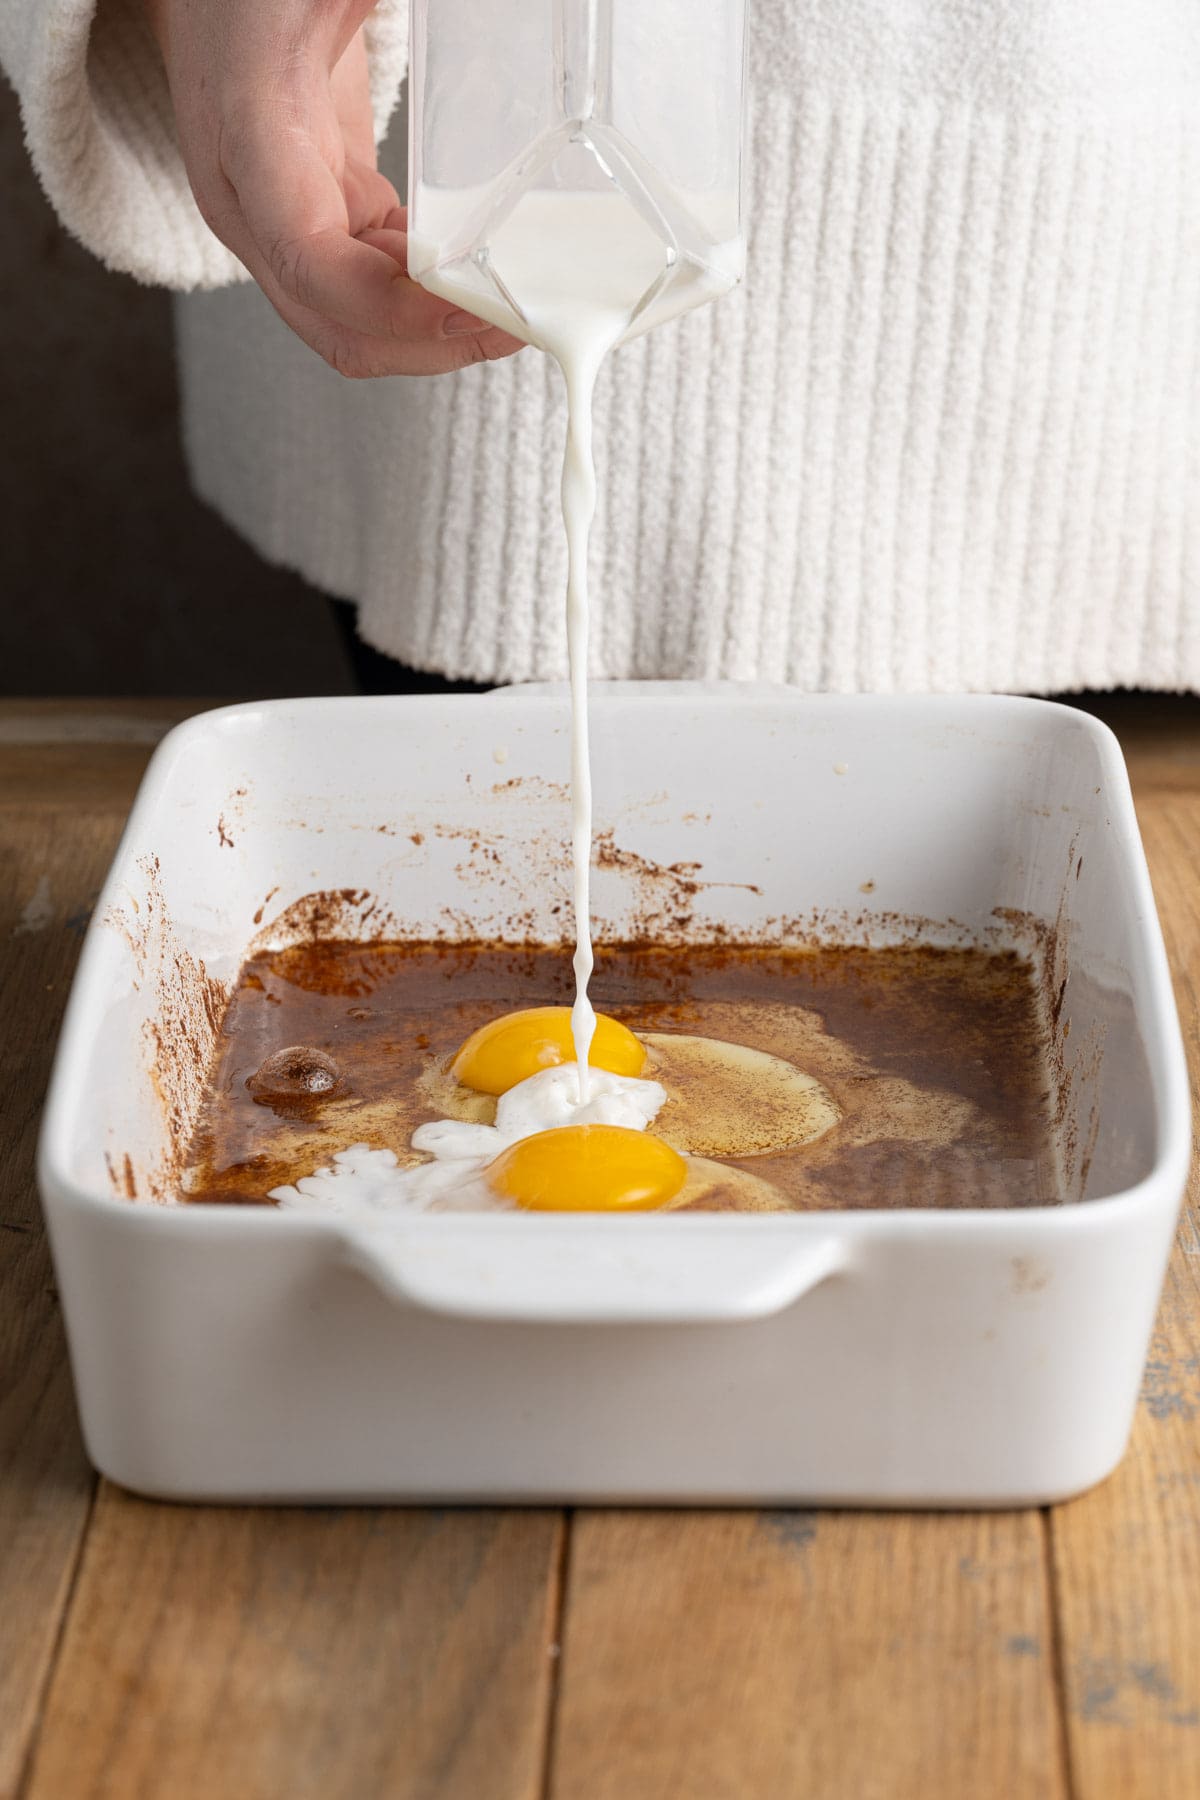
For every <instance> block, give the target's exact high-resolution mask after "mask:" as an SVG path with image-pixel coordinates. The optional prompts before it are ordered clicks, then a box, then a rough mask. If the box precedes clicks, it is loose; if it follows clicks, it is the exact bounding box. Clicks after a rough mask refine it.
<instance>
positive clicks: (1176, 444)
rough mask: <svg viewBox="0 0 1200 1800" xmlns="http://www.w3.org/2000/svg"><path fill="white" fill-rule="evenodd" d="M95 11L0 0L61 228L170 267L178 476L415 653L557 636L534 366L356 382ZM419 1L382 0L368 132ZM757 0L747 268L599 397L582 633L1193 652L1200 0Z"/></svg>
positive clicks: (1090, 664)
mask: <svg viewBox="0 0 1200 1800" xmlns="http://www.w3.org/2000/svg"><path fill="white" fill-rule="evenodd" d="M93 10H94V0H0V60H3V63H4V65H5V66H6V68H7V70H8V72H9V74H10V76H11V78H12V80H13V82H14V84H15V86H16V88H17V90H18V93H19V95H20V98H21V104H22V108H23V114H24V119H25V124H26V131H27V135H28V140H29V147H30V151H31V154H32V156H33V160H34V163H35V165H36V167H37V170H38V172H39V174H40V176H41V178H42V181H43V182H44V184H45V187H46V190H47V192H48V194H49V195H50V198H51V200H52V201H53V202H54V204H55V206H56V207H57V208H58V210H59V213H60V214H61V216H62V218H63V219H64V221H65V222H66V224H67V225H68V226H69V227H70V229H71V230H72V231H73V232H75V233H76V235H77V236H78V237H80V238H81V239H82V240H83V242H84V243H85V244H88V245H89V246H90V247H91V248H92V249H94V250H95V251H96V252H97V254H98V255H100V256H102V257H103V258H104V259H105V260H106V261H107V262H109V263H110V264H111V265H112V266H113V267H114V268H117V269H122V270H125V271H127V272H129V273H131V274H133V275H136V276H137V277H138V278H139V279H142V280H145V281H155V282H162V283H165V284H167V285H169V286H172V287H175V288H178V289H181V290H193V291H190V292H188V293H187V296H186V298H183V299H181V300H180V301H179V303H178V306H179V311H178V319H179V338H180V352H181V355H180V367H181V372H182V383H183V397H184V419H185V430H186V439H187V447H188V452H189V456H190V461H191V467H192V471H193V475H194V479H195V482H196V485H197V487H198V488H199V490H200V492H201V493H202V494H203V495H205V496H206V497H207V498H208V499H209V500H210V501H211V502H212V504H213V505H214V506H215V507H216V508H217V509H218V511H219V512H221V513H222V514H223V515H224V516H225V518H227V519H229V520H231V521H232V522H233V524H234V525H236V526H237V527H238V528H239V529H240V530H241V531H242V532H243V533H244V534H245V535H246V536H247V537H248V538H249V539H250V540H251V541H252V542H253V543H254V544H256V545H257V546H258V548H259V549H260V550H261V551H262V553H263V554H264V555H265V556H266V557H268V558H269V559H271V560H272V561H278V562H282V563H286V564H289V565H291V566H293V567H295V568H297V569H299V570H301V571H303V573H304V574H305V575H307V576H308V577H309V579H310V580H312V581H314V582H315V583H317V584H318V585H319V586H322V587H324V588H326V589H327V590H328V591H329V592H330V593H334V594H339V595H345V596H349V597H352V598H354V599H356V600H357V601H358V602H359V604H360V624H361V629H362V632H363V634H364V636H365V637H366V638H367V639H368V640H369V641H370V642H372V643H374V644H376V645H378V646H379V647H380V648H382V649H384V650H387V651H390V652H392V653H393V654H394V655H396V656H398V657H401V658H403V659H404V660H405V661H407V662H410V663H413V664H416V665H419V666H422V667H425V668H430V669H436V670H441V671H443V672H445V673H447V674H451V675H457V676H469V677H474V678H476V679H478V680H520V679H526V678H533V677H547V676H556V675H559V674H561V673H562V671H563V668H564V663H565V649H564V630H563V588H564V580H565V553H564V548H563V543H562V536H561V526H560V521H559V515H558V504H557V491H558V479H559V469H558V464H559V457H560V453H561V443H562V432H563V404H562V397H561V394H560V391H559V382H558V378H557V375H556V372H555V370H554V369H553V367H552V366H551V365H550V364H549V363H548V362H547V360H546V359H545V358H544V357H542V356H540V355H539V354H538V353H536V352H534V351H525V352H523V353H522V354H521V355H520V356H519V357H516V358H515V359H513V360H511V361H509V362H506V363H501V364H497V365H492V366H485V367H480V368H473V369H470V370H468V371H466V372H464V373H463V374H460V375H457V376H447V377H442V378H439V379H435V380H427V381H421V380H407V381H406V380H392V381H380V382H376V383H371V384H350V383H344V382H342V381H341V380H340V378H339V377H338V376H336V375H334V374H333V373H332V372H331V371H330V370H328V369H327V368H326V367H325V366H324V365H323V364H321V363H320V362H319V361H318V360H317V359H316V358H315V357H314V356H312V355H311V354H310V353H309V352H308V351H307V350H306V349H304V347H303V346H302V345H301V344H299V343H298V342H297V341H296V340H295V339H293V338H292V337H290V335H289V334H288V332H287V331H286V329H285V328H284V327H283V326H282V325H281V324H280V323H279V322H278V320H277V319H276V318H275V316H274V314H273V313H272V312H271V311H270V309H269V307H268V306H267V305H266V303H265V301H264V300H263V299H262V297H261V296H260V295H259V294H258V292H257V290H256V289H254V288H252V287H249V286H248V285H228V284H230V283H236V278H237V276H238V274H239V270H238V268H237V265H236V264H235V263H234V262H233V260H232V258H231V257H230V256H229V255H228V254H227V253H226V252H225V251H224V250H223V249H222V248H221V247H220V245H218V244H217V243H216V242H215V240H214V239H213V238H212V237H211V236H210V235H209V234H208V232H207V230H206V228H205V227H204V225H203V224H202V222H201V220H200V218H199V216H198V214H197V212H196V210H195V207H194V205H193V203H192V201H191V199H190V196H189V193H188V189H187V184H186V181H185V179H184V176H183V172H182V167H181V164H180V160H179V156H178V151H177V148H176V145H175V142H174V136H173V131H172V125H171V116H170V107H169V102H168V98H167V94H166V88H165V82H164V79H163V76H162V72H161V69H160V67H159V64H158V60H157V55H156V52H155V50H154V48H153V46H152V44H151V43H150V40H149V37H148V35H147V33H146V31H145V29H144V27H143V25H142V24H141V19H140V11H139V8H138V5H137V0H102V6H101V18H100V20H99V22H98V23H96V22H93V18H92V14H93ZM403 11H404V6H403V0H386V3H385V4H381V5H380V7H379V9H378V11H377V14H376V16H375V18H374V20H373V23H372V39H371V52H372V68H373V80H374V84H375V95H376V103H377V116H378V122H379V125H380V129H381V130H382V128H383V126H384V124H385V122H386V119H387V116H388V114H389V112H390V110H391V107H392V104H393V101H394V98H395V95H396V91H397V88H398V85H399V81H400V77H401V73H402V68H403V61H404V36H405V29H404V18H403ZM753 17H754V24H753V32H752V58H751V66H752V97H751V105H750V114H749V120H748V139H747V154H748V159H749V215H748V216H749V227H750V250H749V274H748V278H747V281H746V283H745V285H744V287H743V288H742V289H741V290H739V292H738V293H736V294H735V295H733V296H731V297H730V298H728V299H725V300H722V301H720V302H719V303H718V304H716V305H715V306H710V307H707V308H705V309H703V310H702V311H700V312H697V313H694V314H692V315H690V316H688V317H686V318H684V319H682V320H681V321H679V322H678V323H676V324H674V325H669V326H665V327H663V328H661V329H660V330H658V331H656V332H653V333H651V334H650V335H649V336H648V337H647V338H645V339H643V340H641V341H640V342H637V343H634V344H631V345H629V346H627V347H626V348H624V349H622V350H621V351H619V352H618V353H617V354H616V356H615V357H614V358H613V359H612V360H611V362H610V364H609V366H608V369H607V371H606V373H605V374H604V376H603V378H602V380H601V384H600V390H599V393H598V396H597V433H598V452H599V457H600V463H601V471H602V472H601V492H600V509H599V517H598V520H597V528H596V533H595V539H594V584H595V585H594V592H595V596H596V607H595V614H596V625H595V631H594V640H595V641H594V656H593V668H594V670H595V672H596V673H597V674H603V675H610V676H629V675H637V676H652V675H668V676H713V675H723V676H737V677H754V676H763V677H775V678H780V677H782V678H786V679H789V680H792V681H795V682H798V683H800V684H802V685H803V686H805V687H808V688H832V689H855V688H874V689H896V688H908V689H922V688H992V689H1023V690H1027V691H1046V690H1052V689H1066V688H1074V687H1081V686H1092V687H1108V686H1111V685H1114V684H1123V683H1128V684H1138V685H1143V686H1149V687H1161V688H1182V687H1192V688H1197V687H1200V376H1198V370H1200V357H1198V352H1200V6H1198V5H1197V0H1140V3H1139V4H1138V5H1136V6H1132V5H1130V4H1129V3H1128V0H908V3H906V4H904V5H900V4H899V3H898V0H756V4H754V6H753ZM201 289H220V290H222V291H217V292H199V291H195V290H201Z"/></svg>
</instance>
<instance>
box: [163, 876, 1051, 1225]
mask: <svg viewBox="0 0 1200 1800" xmlns="http://www.w3.org/2000/svg"><path fill="white" fill-rule="evenodd" d="M357 904H358V896H357V895H355V898H354V901H353V902H352V903H351V910H353V909H354V908H355V907H356V906H357ZM570 995H571V967H570V959H569V956H568V955H567V954H566V953H565V952H563V951H562V950H559V949H548V948H544V947H536V946H519V945H518V946H513V945H508V946H504V945H480V944H458V945H455V944H450V945H446V944H441V945H433V944H417V943H385V942H372V943H354V942H346V941H331V940H329V939H327V938H323V937H322V936H320V935H319V934H314V935H313V936H311V937H309V938H308V939H307V941H305V942H300V943H293V944H291V945H290V946H288V947H285V948H280V949H264V950H260V951H259V952H258V953H257V954H255V955H254V956H253V957H252V958H251V960H250V961H249V962H248V963H247V964H246V966H245V968H244V969H243V971H242V974H241V977H240V978H239V981H238V983H237V985H236V988H235V991H234V993H233V996H232V999H231V1001H230V1004H229V1006H228V1009H227V1011H226V1013H225V1016H224V1020H223V1023H222V1026H221V1031H220V1034H219V1037H218V1038H217V1040H216V1044H215V1047H214V1055H213V1059H212V1063H211V1066H210V1069H209V1075H208V1092H207V1096H206V1099H205V1102H204V1105H203V1108H202V1110H201V1113H200V1117H199V1122H198V1126H197V1130H196V1133H195V1136H194V1138H193V1140H192V1143H191V1146H190V1151H189V1156H188V1169H187V1175H186V1181H185V1188H186V1193H187V1197H188V1198H189V1199H192V1200H209V1201H215V1200H223V1201H236V1202H242V1203H255V1202H258V1203H261V1202H263V1201H264V1200H265V1198H266V1195H267V1193H268V1190H269V1189H270V1188H272V1187H276V1186H281V1185H283V1184H285V1183H289V1182H294V1181H295V1180H296V1179H298V1178H299V1177H301V1176H303V1175H307V1174H310V1173H311V1172H312V1170H313V1169H314V1168H316V1167H318V1166H319V1165H320V1164H321V1163H323V1162H328V1160H329V1159H330V1157H331V1156H332V1155H333V1154H334V1153H335V1152H336V1151H337V1150H340V1149H343V1148H345V1147H346V1146H347V1145H349V1144H352V1143H367V1144H369V1145H371V1146H372V1147H376V1148H389V1149H393V1150H395V1151H396V1152H397V1153H398V1154H399V1155H400V1156H401V1159H402V1160H405V1159H406V1158H407V1156H408V1155H409V1152H408V1141H409V1138H410V1136H411V1133H412V1131H413V1129H414V1128H415V1126H416V1125H417V1124H419V1123H421V1122H422V1121H423V1120H424V1119H427V1118H430V1117H432V1116H434V1115H433V1113H432V1112H431V1111H430V1105H429V1099H428V1094H429V1083H428V1081H426V1082H424V1083H422V1077H427V1076H428V1074H429V1072H430V1070H431V1069H433V1068H435V1067H440V1066H444V1065H445V1063H446V1062H447V1061H448V1059H449V1058H450V1057H451V1056H452V1054H453V1052H454V1051H455V1050H456V1049H457V1047H458V1046H459V1044H461V1042H462V1041H463V1039H464V1038H465V1037H467V1036H468V1034H469V1033H470V1032H471V1031H473V1030H475V1029H476V1027H477V1026H479V1025H481V1024H484V1023H485V1022H486V1021H487V1020H489V1019H492V1018H495V1017H496V1016H497V1015H498V1014H500V1013H503V1012H506V1011H512V1010H515V1009H516V1008H518V1007H526V1006H534V1005H539V1004H563V1003H566V1002H568V1001H569V999H570ZM593 996H594V999H595V1002H596V1005H597V1007H598V1008H601V1009H603V1010H604V1011H607V1012H611V1013H613V1014H614V1015H615V1016H616V1017H618V1018H620V1019H623V1020H624V1021H625V1022H626V1023H627V1024H628V1025H630V1026H631V1027H632V1028H633V1029H634V1030H635V1031H636V1030H638V1029H639V1028H641V1029H643V1030H645V1031H654V1032H666V1033H671V1032H683V1033H689V1034H699V1035H705V1036H711V1037H719V1038H723V1039H725V1040H727V1041H731V1042H736V1043H742V1044H746V1045H748V1046H750V1047H751V1048H754V1049H758V1050H764V1051H767V1052H769V1053H771V1054H774V1055H777V1056H783V1057H785V1058H787V1059H788V1060H789V1061H792V1062H794V1063H795V1064H796V1065H797V1066H798V1067H800V1068H802V1069H804V1070H806V1071H807V1072H809V1073H810V1074H812V1075H814V1076H816V1077H817V1079H818V1080H820V1081H821V1082H822V1083H824V1085H825V1086H826V1087H827V1088H829V1090H830V1091H831V1092H832V1093H833V1095H834V1098H835V1099H836V1100H837V1102H838V1104H839V1106H840V1108H841V1110H842V1114H843V1117H842V1121H841V1123H840V1124H839V1125H837V1126H836V1127H834V1129H833V1130H832V1131H830V1132H829V1133H828V1134H827V1135H826V1136H825V1137H824V1138H821V1139H818V1140H817V1141H816V1142H815V1143H812V1144H809V1145H806V1146H805V1147H804V1148H803V1149H800V1150H794V1151H789V1152H786V1153H781V1154H776V1155H766V1156H756V1157H751V1158H746V1159H744V1160H742V1161H741V1162H735V1163H734V1165H733V1166H737V1167H742V1168H745V1169H747V1170H748V1171H749V1172H750V1173H752V1174H754V1175H756V1176H759V1177H760V1178H762V1179H764V1180H766V1181H768V1182H770V1183H772V1184H773V1185H774V1186H776V1187H777V1188H778V1190H779V1191H780V1193H781V1194H782V1195H783V1196H784V1197H785V1200H786V1203H787V1204H788V1205H789V1206H791V1207H794V1208H797V1209H801V1210H808V1209H813V1208H828V1207H850V1208H854V1207H867V1206H881V1205H882V1206H896V1207H911V1206H935V1207H962V1206H1027V1205H1032V1204H1036V1203H1044V1202H1046V1201H1047V1200H1049V1199H1054V1198H1057V1197H1058V1177H1057V1174H1056V1169H1055V1159H1054V1156H1053V1154H1052V1149H1053V1133H1052V1118H1053V1113H1054V1108H1055V1102H1056V1098H1057V1096H1056V1095H1055V1094H1054V1092H1053V1082H1052V1079H1051V1075H1050V1071H1049V1066H1048V1061H1047V1034H1046V1029H1045V1028H1044V1023H1043V1021H1044V1016H1045V1015H1044V1011H1043V1008H1042V1005H1041V996H1040V994H1039V991H1038V987H1037V983H1036V980H1035V977H1034V973H1033V970H1032V967H1031V965H1030V964H1029V963H1028V962H1027V961H1026V960H1024V959H1023V958H1022V957H1021V956H1019V955H1018V954H1016V953H1014V952H1012V951H1008V952H1005V951H988V950H982V949H961V950H960V949H932V948H929V947H912V948H903V949H896V948H881V949H862V948H845V947H842V948H838V947H830V946H825V947H823V948H817V949H809V950H800V949H778V948H776V949H764V948H759V947H747V946H742V945H709V946H699V947H693V948H691V949H687V950H681V949H663V948H654V949H650V948H645V947H636V946H634V947H631V946H604V947H601V949H600V950H599V953H598V955H597V968H596V978H595V982H594V986H593ZM299 1048H306V1049H307V1050H308V1051H309V1052H311V1053H312V1054H313V1056H314V1058H320V1059H325V1060H324V1061H321V1062H320V1063H317V1062H314V1065H313V1066H314V1067H320V1068H322V1069H326V1070H328V1069H334V1070H336V1081H333V1080H331V1081H330V1082H329V1083H328V1084H327V1085H325V1086H321V1084H320V1083H318V1084H317V1086H316V1087H315V1088H314V1089H313V1090H312V1091H310V1092H309V1093H307V1095H306V1096H305V1097H303V1099H302V1100H301V1101H300V1102H299V1103H298V1104H297V1103H295V1096H292V1097H291V1098H289V1097H288V1096H287V1095H285V1096H284V1097H283V1100H282V1102H280V1101H279V1099H278V1096H276V1097H275V1098H272V1097H271V1096H270V1095H269V1094H266V1093H264V1091H263V1084H262V1080H261V1073H260V1072H261V1071H262V1069H263V1068H264V1065H268V1064H269V1060H270V1058H271V1057H273V1056H278V1055H279V1054H280V1053H281V1052H284V1051H286V1052H288V1053H289V1054H295V1053H296V1052H297V1050H298V1049H299ZM256 1089H257V1090H258V1091H257V1092H256ZM730 1160H731V1161H732V1160H733V1159H730ZM711 1204H712V1205H713V1206H717V1207H719V1206H721V1205H722V1204H723V1201H722V1197H721V1195H720V1194H719V1193H718V1194H715V1195H714V1196H713V1197H712V1201H711Z"/></svg>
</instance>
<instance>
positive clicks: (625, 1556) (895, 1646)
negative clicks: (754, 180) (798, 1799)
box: [550, 1511, 1067, 1800]
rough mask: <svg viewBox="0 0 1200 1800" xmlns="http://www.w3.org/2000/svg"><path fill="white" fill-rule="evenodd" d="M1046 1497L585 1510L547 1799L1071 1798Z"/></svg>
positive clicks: (572, 1572)
mask: <svg viewBox="0 0 1200 1800" xmlns="http://www.w3.org/2000/svg"><path fill="white" fill-rule="evenodd" d="M1044 1548H1045V1546H1044V1528H1043V1522H1042V1518H1041V1516H1040V1514H1039V1513H1037V1512H1036V1511H1030V1512H1020V1513H992V1514H988V1513H982V1514H936V1513H929V1514H923V1515H922V1514H887V1513H851V1512H845V1513H829V1512H820V1513H805V1512H780V1513H772V1512H768V1513H754V1512H733V1513H712V1512H709V1513H675V1512H657V1513H656V1512H624V1513H611V1512H607V1513H606V1512H599V1511H592V1512H583V1513H581V1514H578V1515H577V1516H576V1519H575V1524H574V1529H573V1534H572V1544H571V1555H570V1560H569V1564H568V1589H567V1592H568V1608H567V1615H566V1621H565V1627H564V1638H563V1668H562V1692H561V1696H560V1700H559V1707H558V1718H557V1731H556V1739H555V1744H554V1747H553V1753H552V1762H551V1774H552V1779H551V1786H550V1793H551V1796H552V1800H627V1797H628V1796H631V1795H647V1796H654V1800H745V1797H747V1796H751V1795H753V1796H758V1795H763V1796H768V1795H769V1796H779V1797H780V1800H784V1797H786V1796H791V1795H796V1796H803V1797H804V1800H885V1797H886V1800H935V1797H938V1796H943V1795H944V1796H946V1797H947V1800H950V1797H954V1800H959V1797H961V1796H968V1795H969V1796H970V1797H971V1800H1017V1797H1018V1796H1019V1797H1020V1800H1058V1797H1059V1796H1061V1795H1065V1793H1066V1792H1067V1790H1066V1787H1065V1782H1064V1773H1063V1767H1062V1757H1061V1745H1060V1741H1059V1718H1058V1708H1057V1701H1056V1691H1055V1648H1054V1632H1053V1623H1052V1619H1051V1613H1050V1602H1049V1594H1048V1590H1047V1584H1046V1570H1045V1557H1044Z"/></svg>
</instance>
